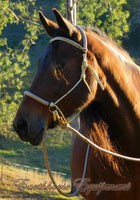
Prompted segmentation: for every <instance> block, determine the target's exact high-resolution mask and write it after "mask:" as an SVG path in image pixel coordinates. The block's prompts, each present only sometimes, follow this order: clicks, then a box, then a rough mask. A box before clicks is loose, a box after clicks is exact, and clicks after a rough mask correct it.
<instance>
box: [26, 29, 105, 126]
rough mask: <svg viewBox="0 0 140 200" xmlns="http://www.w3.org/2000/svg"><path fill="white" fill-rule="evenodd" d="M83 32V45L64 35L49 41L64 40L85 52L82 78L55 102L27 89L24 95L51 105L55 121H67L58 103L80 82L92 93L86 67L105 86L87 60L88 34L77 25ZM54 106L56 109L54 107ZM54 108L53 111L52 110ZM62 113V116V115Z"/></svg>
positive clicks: (50, 108)
mask: <svg viewBox="0 0 140 200" xmlns="http://www.w3.org/2000/svg"><path fill="white" fill-rule="evenodd" d="M76 27H77V28H78V29H79V30H80V32H81V34H82V38H83V46H81V45H80V44H79V43H77V42H75V41H73V40H70V39H68V38H64V37H55V38H52V39H51V40H50V41H49V44H51V43H53V42H55V41H58V40H59V41H63V42H66V43H69V44H71V45H72V46H74V47H76V48H77V49H80V50H81V51H82V52H83V61H82V65H81V76H80V79H79V81H77V83H76V84H75V85H74V86H73V87H72V88H71V89H70V90H69V91H68V92H66V93H65V94H64V95H63V96H62V97H60V98H59V99H58V100H56V101H55V102H49V101H46V100H44V99H42V98H40V97H38V96H37V95H35V94H33V93H31V92H29V91H25V92H24V95H26V96H29V97H31V98H32V99H34V100H36V101H38V102H40V103H42V104H43V105H45V106H49V110H50V112H51V113H52V114H53V118H54V121H55V120H56V118H58V121H62V120H63V121H64V122H66V119H65V117H64V115H63V113H62V111H61V110H60V109H59V107H58V106H57V104H58V103H59V102H60V101H61V100H62V99H64V98H65V97H66V96H67V95H69V94H70V93H71V92H72V91H73V90H74V89H75V88H76V87H77V86H78V85H79V84H80V82H81V81H82V80H83V81H84V83H85V85H86V86H87V88H88V90H89V92H90V94H91V95H92V91H91V89H90V87H89V85H88V83H87V81H86V74H85V72H86V68H89V69H90V70H91V71H92V74H93V76H94V78H95V80H96V81H97V82H98V83H99V85H100V87H101V89H102V90H104V86H103V84H102V83H101V81H100V79H99V77H98V75H97V73H96V72H95V70H94V69H93V68H92V66H91V65H89V64H88V63H87V60H86V57H87V38H86V35H85V32H84V31H83V29H82V28H80V27H79V26H76ZM52 108H54V109H52ZM52 110H53V111H52ZM60 115H61V117H60ZM60 118H61V119H60Z"/></svg>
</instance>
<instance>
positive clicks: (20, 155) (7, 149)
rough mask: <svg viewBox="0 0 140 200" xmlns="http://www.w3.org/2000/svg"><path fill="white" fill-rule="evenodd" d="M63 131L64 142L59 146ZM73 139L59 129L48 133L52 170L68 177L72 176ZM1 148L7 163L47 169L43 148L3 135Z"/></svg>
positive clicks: (70, 135) (0, 137)
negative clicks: (60, 134)
mask: <svg viewBox="0 0 140 200" xmlns="http://www.w3.org/2000/svg"><path fill="white" fill-rule="evenodd" d="M62 131H63V132H64V136H63V141H62V143H61V144H59V141H58V138H59V132H62ZM71 138H72V134H71V133H70V132H67V131H66V130H61V129H60V127H58V128H57V129H56V130H51V131H48V133H47V139H46V146H47V151H48V156H49V161H50V165H51V169H52V170H53V171H60V172H63V173H66V174H68V176H70V167H69V160H70V154H71ZM0 146H1V149H0V156H1V157H3V156H4V158H5V160H6V161H9V162H11V163H19V164H24V165H29V166H32V167H39V168H42V169H44V168H45V164H44V158H43V152H42V146H37V147H35V146H32V145H30V144H29V143H23V142H22V141H21V140H20V139H19V138H18V137H16V138H15V139H13V138H12V137H9V138H8V137H7V138H5V137H4V136H2V135H0Z"/></svg>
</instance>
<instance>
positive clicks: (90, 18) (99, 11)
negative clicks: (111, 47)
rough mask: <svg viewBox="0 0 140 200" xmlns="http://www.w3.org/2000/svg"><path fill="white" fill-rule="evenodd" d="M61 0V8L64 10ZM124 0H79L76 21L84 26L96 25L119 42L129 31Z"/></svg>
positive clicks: (62, 0)
mask: <svg viewBox="0 0 140 200" xmlns="http://www.w3.org/2000/svg"><path fill="white" fill-rule="evenodd" d="M64 2H65V0H61V10H62V11H64ZM126 3H127V2H126V0H79V1H78V5H77V7H78V12H77V21H78V24H79V25H84V26H86V27H93V26H94V27H98V28H101V29H102V30H104V31H105V32H107V34H108V35H109V36H110V37H111V38H115V39H116V40H117V41H118V42H120V39H121V37H122V36H123V35H124V34H125V32H128V31H129V25H128V22H127V18H128V17H129V12H128V11H124V9H123V6H124V5H125V4H126Z"/></svg>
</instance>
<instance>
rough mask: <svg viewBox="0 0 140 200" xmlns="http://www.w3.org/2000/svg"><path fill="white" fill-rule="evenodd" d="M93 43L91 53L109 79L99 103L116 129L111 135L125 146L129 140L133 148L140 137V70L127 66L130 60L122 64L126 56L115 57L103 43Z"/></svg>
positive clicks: (132, 65)
mask: <svg viewBox="0 0 140 200" xmlns="http://www.w3.org/2000/svg"><path fill="white" fill-rule="evenodd" d="M90 39H91V40H92V44H91V46H90V47H91V51H92V52H93V54H94V56H95V57H96V59H97V62H98V64H99V66H100V68H101V70H102V71H103V73H104V75H105V77H106V89H105V91H104V92H102V97H101V99H100V101H101V103H102V105H103V107H104V110H105V113H106V116H107V120H108V123H109V124H111V125H112V127H113V128H112V131H113V133H112V134H113V135H114V136H115V134H116V137H120V140H122V145H123V142H124V138H126V140H128V142H130V143H131V144H132V146H133V144H134V143H136V138H137V137H138V135H140V134H139V130H140V100H139V99H140V93H139V91H140V89H139V85H140V70H139V69H138V66H136V65H135V64H134V63H133V61H132V62H131V61H130V60H128V62H127V58H125V59H124V60H122V59H123V56H119V55H115V51H116V50H115V51H114V52H113V50H112V49H110V48H107V46H106V45H104V42H103V43H102V42H101V41H100V40H99V39H97V38H94V37H92V38H90ZM118 54H119V52H118ZM114 127H116V128H114ZM116 130H117V131H116ZM120 134H122V135H121V136H120ZM121 137H122V138H121ZM139 139H140V137H139Z"/></svg>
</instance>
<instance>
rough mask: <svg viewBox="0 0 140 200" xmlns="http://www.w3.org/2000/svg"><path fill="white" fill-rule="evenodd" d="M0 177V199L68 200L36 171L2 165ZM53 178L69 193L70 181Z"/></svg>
mask: <svg viewBox="0 0 140 200" xmlns="http://www.w3.org/2000/svg"><path fill="white" fill-rule="evenodd" d="M0 176H1V179H0V199H14V200H16V199H18V200H20V199H33V200H36V199H40V200H43V199H46V200H47V199H48V200H53V199H60V200H63V199H69V198H66V197H63V196H62V195H60V194H58V192H57V191H56V190H55V189H54V188H53V185H52V183H51V181H50V179H49V176H48V174H46V173H43V174H38V172H37V171H33V170H29V171H25V170H22V169H17V168H15V167H12V166H7V165H3V167H1V170H0ZM54 178H55V180H56V183H57V184H58V185H60V186H61V187H62V188H63V192H65V193H68V192H70V184H71V181H70V179H66V178H65V177H63V176H60V175H58V174H55V175H54ZM64 184H65V187H64ZM80 199H81V197H73V198H71V200H80Z"/></svg>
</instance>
